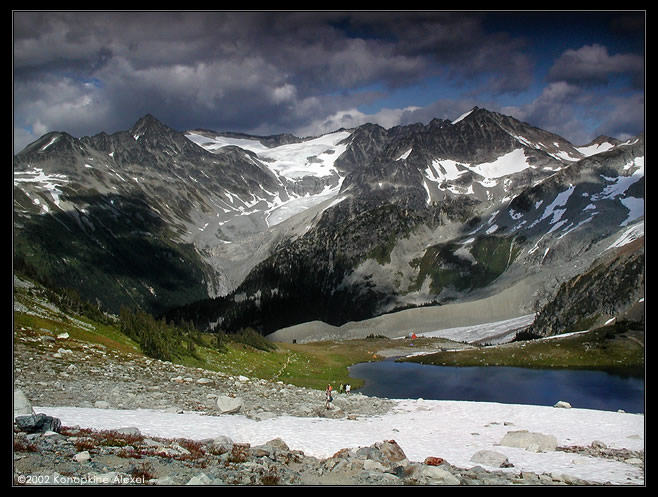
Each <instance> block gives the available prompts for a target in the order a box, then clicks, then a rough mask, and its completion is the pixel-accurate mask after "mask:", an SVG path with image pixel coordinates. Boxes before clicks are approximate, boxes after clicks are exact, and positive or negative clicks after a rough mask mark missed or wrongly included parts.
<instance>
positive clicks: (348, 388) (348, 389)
mask: <svg viewBox="0 0 658 497" xmlns="http://www.w3.org/2000/svg"><path fill="white" fill-rule="evenodd" d="M351 389H352V385H350V384H349V383H348V384H347V385H345V393H346V394H348V393H350V390H351Z"/></svg>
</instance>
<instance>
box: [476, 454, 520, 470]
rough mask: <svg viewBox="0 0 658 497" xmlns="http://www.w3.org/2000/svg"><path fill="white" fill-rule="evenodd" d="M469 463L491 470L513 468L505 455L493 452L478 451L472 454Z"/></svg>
mask: <svg viewBox="0 0 658 497" xmlns="http://www.w3.org/2000/svg"><path fill="white" fill-rule="evenodd" d="M471 462H474V463H478V464H484V465H485V466H491V467H493V468H511V467H513V466H514V465H513V464H512V463H510V462H509V459H508V458H507V456H506V455H505V454H501V453H500V452H496V451H495V450H480V451H478V452H476V453H475V454H473V457H471Z"/></svg>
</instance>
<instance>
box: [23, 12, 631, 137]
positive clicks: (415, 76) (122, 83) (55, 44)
mask: <svg viewBox="0 0 658 497" xmlns="http://www.w3.org/2000/svg"><path fill="white" fill-rule="evenodd" d="M488 16H489V14H487V13H477V12H56V11H54V12H14V16H13V21H14V23H13V31H14V32H13V34H14V52H13V55H14V56H13V64H14V65H13V68H14V122H15V128H14V133H15V142H16V143H17V144H19V143H20V144H22V145H23V146H24V145H25V144H26V142H28V141H30V140H31V139H32V140H33V139H36V138H37V137H38V136H40V133H42V132H45V131H48V130H53V129H58V130H65V131H68V132H70V133H72V134H74V135H77V136H81V135H85V134H94V133H97V132H100V131H108V132H112V131H116V130H119V129H127V128H128V127H130V126H131V125H132V124H133V123H134V122H135V121H136V120H137V119H138V118H139V117H141V116H142V115H144V114H146V113H151V114H154V115H155V116H156V117H158V118H160V119H161V120H162V121H164V122H166V123H167V124H168V125H170V126H172V127H174V128H177V129H181V130H184V129H189V128H191V127H205V128H211V129H216V130H226V129H230V130H234V131H249V132H259V133H264V134H265V133H276V132H298V131H299V132H302V131H304V132H308V133H309V134H311V133H313V132H314V131H328V130H327V129H325V126H330V125H341V123H342V125H358V124H362V122H364V121H366V120H370V121H376V122H380V123H382V124H383V125H384V124H386V125H395V124H398V123H400V122H404V121H405V120H407V119H412V118H417V117H425V116H429V115H430V114H431V112H435V111H439V110H441V111H443V112H449V111H456V110H459V111H461V110H462V109H463V108H464V106H465V105H471V104H478V103H479V104H480V105H481V104H482V98H483V97H482V96H483V95H484V94H486V95H487V98H490V99H493V98H495V97H496V96H499V95H517V94H520V93H522V92H524V91H528V90H529V89H530V88H531V85H532V84H533V82H535V80H536V77H535V74H534V71H535V69H536V63H537V59H536V58H535V55H534V53H533V52H531V51H530V48H531V47H532V44H531V43H530V41H531V40H530V37H529V36H528V35H527V34H523V35H522V36H517V35H516V34H515V33H513V32H511V30H508V29H496V28H495V27H492V23H487V22H486V21H487V19H488V18H489V17H488ZM600 46H601V47H605V46H604V45H600ZM571 50H572V51H571V52H566V51H565V52H564V54H563V55H562V57H561V58H560V59H559V60H558V61H557V62H556V63H555V65H554V66H553V71H552V73H551V78H552V79H551V82H552V83H554V84H557V83H558V82H560V83H561V82H566V83H568V84H570V85H575V84H576V79H577V80H578V81H585V80H587V78H590V79H589V80H590V81H593V79H592V78H598V79H599V80H601V79H602V78H605V77H607V76H608V75H609V74H611V73H612V72H613V71H615V70H618V69H623V70H624V71H628V70H631V71H637V68H638V67H637V66H638V59H637V57H634V56H633V54H632V53H631V52H629V53H628V54H627V55H624V56H619V55H616V54H612V55H611V53H612V52H610V53H607V54H606V53H604V52H603V51H601V53H600V54H599V55H600V56H601V57H602V58H599V60H603V61H605V62H606V64H604V65H603V66H601V65H600V66H599V67H598V69H599V73H598V74H597V73H596V72H595V71H594V70H593V68H591V67H588V66H587V63H586V62H587V60H588V59H587V55H588V52H587V50H586V49H585V48H584V47H583V45H582V44H581V45H578V46H576V47H573V48H572V49H571ZM590 54H591V53H590ZM576 63H577V64H576ZM570 65H571V66H572V67H578V68H579V71H578V74H577V75H576V73H575V72H571V73H570V72H569V71H568V69H569V66H570ZM617 74H618V75H619V74H622V73H617ZM623 74H626V72H624V73H623ZM426 78H432V80H431V81H432V83H431V84H430V85H429V86H430V88H431V89H432V91H434V93H435V96H434V99H435V102H434V104H431V103H428V101H425V102H424V103H423V105H422V107H423V108H418V105H417V104H416V103H414V102H407V103H401V102H397V103H395V104H393V105H392V107H391V108H389V109H381V110H379V111H372V112H370V113H369V114H368V115H366V114H364V113H363V112H360V111H358V110H357V109H358V108H360V107H362V106H364V105H368V104H374V103H376V102H377V101H378V99H381V98H384V97H387V96H389V95H392V94H394V93H395V90H397V89H400V88H407V87H410V86H412V85H418V86H419V87H420V86H423V85H427V84H426V83H424V81H425V80H426ZM448 93H451V98H452V100H450V99H448V98H447V94H448ZM454 95H458V98H457V99H455V98H454ZM528 114H530V113H528ZM432 117H442V118H443V117H448V118H449V117H455V115H454V114H453V115H452V116H450V115H435V116H432ZM338 127H340V126H338Z"/></svg>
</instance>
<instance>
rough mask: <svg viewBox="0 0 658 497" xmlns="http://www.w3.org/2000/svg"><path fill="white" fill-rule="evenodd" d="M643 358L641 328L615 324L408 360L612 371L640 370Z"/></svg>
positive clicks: (432, 362)
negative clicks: (584, 330)
mask: <svg viewBox="0 0 658 497" xmlns="http://www.w3.org/2000/svg"><path fill="white" fill-rule="evenodd" d="M644 356H645V350H644V330H643V328H641V327H640V326H637V325H634V324H632V323H618V324H614V325H610V326H605V327H602V328H597V329H594V330H591V331H587V332H583V333H575V334H569V335H564V336H556V337H553V338H551V339H543V340H542V339H540V340H530V341H523V342H513V343H508V344H505V345H498V346H493V347H480V348H477V349H471V350H463V351H460V352H439V353H436V354H431V355H426V356H422V357H415V358H410V359H408V360H409V361H413V362H419V363H423V364H434V365H443V366H515V367H537V368H591V369H613V368H644Z"/></svg>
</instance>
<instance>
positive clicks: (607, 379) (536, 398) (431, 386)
mask: <svg viewBox="0 0 658 497" xmlns="http://www.w3.org/2000/svg"><path fill="white" fill-rule="evenodd" d="M350 376H351V377H352V378H361V379H364V380H365V382H366V383H365V385H364V386H363V387H362V388H360V389H359V392H361V393H363V394H366V395H373V396H377V397H387V398H390V399H417V398H423V399H430V400H466V401H478V402H500V403H504V404H530V405H545V406H552V405H554V404H555V403H556V402H558V401H560V400H563V401H566V402H569V403H570V404H571V406H572V407H577V408H583V409H597V410H602V411H616V410H618V409H623V410H624V411H626V412H630V413H644V377H643V376H631V375H622V374H611V373H608V372H605V371H591V370H573V369H529V368H512V367H494V366H487V367H447V366H430V365H426V364H416V363H411V362H395V361H392V360H386V361H381V362H368V363H361V364H356V365H354V366H352V367H351V368H350Z"/></svg>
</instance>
